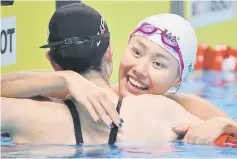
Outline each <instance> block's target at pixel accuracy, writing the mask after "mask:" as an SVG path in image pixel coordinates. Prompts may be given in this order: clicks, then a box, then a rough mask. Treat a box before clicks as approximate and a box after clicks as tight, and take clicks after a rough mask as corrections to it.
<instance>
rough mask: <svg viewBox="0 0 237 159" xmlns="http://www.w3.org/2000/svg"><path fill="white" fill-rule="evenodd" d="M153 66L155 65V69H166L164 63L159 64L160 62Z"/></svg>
mask: <svg viewBox="0 0 237 159" xmlns="http://www.w3.org/2000/svg"><path fill="white" fill-rule="evenodd" d="M153 64H154V67H155V68H158V69H160V68H163V67H164V65H163V64H162V63H160V62H158V61H155V62H153Z"/></svg>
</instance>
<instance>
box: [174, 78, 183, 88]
mask: <svg viewBox="0 0 237 159" xmlns="http://www.w3.org/2000/svg"><path fill="white" fill-rule="evenodd" d="M181 82H182V80H181V79H180V78H178V79H176V80H175V81H174V84H173V86H172V87H178V86H179V85H180V84H181Z"/></svg>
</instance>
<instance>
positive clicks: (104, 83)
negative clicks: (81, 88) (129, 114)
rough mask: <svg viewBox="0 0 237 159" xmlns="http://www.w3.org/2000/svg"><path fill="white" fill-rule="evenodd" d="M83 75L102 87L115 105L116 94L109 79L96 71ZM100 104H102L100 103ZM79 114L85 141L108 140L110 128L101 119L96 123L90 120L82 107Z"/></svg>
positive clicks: (101, 141) (88, 142)
mask: <svg viewBox="0 0 237 159" xmlns="http://www.w3.org/2000/svg"><path fill="white" fill-rule="evenodd" d="M84 77H85V78H86V79H87V80H89V81H90V82H92V83H94V84H95V85H97V86H99V87H100V88H102V91H103V93H105V95H106V97H107V98H106V99H107V100H108V101H109V102H110V101H111V102H112V103H113V105H114V106H115V107H116V106H117V102H118V96H117V95H116V93H115V92H113V90H112V88H111V86H110V84H109V80H107V79H105V78H103V76H102V75H101V74H100V73H98V72H90V73H89V74H86V75H84ZM101 106H103V105H102V104H101ZM79 116H80V119H81V126H82V133H83V139H84V142H85V143H87V144H91V143H93V144H94V143H97V144H102V143H107V142H108V137H109V133H110V129H109V128H108V126H106V125H105V124H104V123H103V121H102V122H99V123H96V122H95V121H93V120H92V118H91V116H90V115H89V113H88V112H87V110H86V109H83V108H82V109H81V110H80V111H79Z"/></svg>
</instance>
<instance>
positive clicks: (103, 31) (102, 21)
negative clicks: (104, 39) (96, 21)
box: [96, 18, 105, 47]
mask: <svg viewBox="0 0 237 159" xmlns="http://www.w3.org/2000/svg"><path fill="white" fill-rule="evenodd" d="M104 33H105V20H104V19H103V18H101V19H100V32H98V33H97V34H98V35H101V34H104ZM100 43H101V40H100V41H98V42H97V43H96V45H97V47H98V46H99V45H100Z"/></svg>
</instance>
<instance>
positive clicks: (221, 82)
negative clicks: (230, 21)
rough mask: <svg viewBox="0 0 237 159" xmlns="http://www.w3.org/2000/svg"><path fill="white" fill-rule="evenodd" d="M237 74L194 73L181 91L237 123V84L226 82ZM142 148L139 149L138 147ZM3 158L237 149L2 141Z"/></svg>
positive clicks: (202, 153)
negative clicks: (212, 105) (16, 143)
mask: <svg viewBox="0 0 237 159" xmlns="http://www.w3.org/2000/svg"><path fill="white" fill-rule="evenodd" d="M234 76H235V77H237V74H229V73H222V72H214V71H212V72H211V71H208V72H207V71H206V72H195V73H193V74H192V75H191V76H190V77H189V78H188V79H187V80H186V81H185V82H184V83H183V84H182V86H181V87H180V91H182V92H188V93H195V94H197V95H200V96H202V97H203V98H205V99H207V100H209V101H210V102H212V103H214V104H216V105H217V106H218V107H220V108H221V109H222V110H224V111H225V112H226V113H227V114H229V115H230V116H231V117H233V118H234V120H236V121H237V80H236V78H235V80H234V82H226V79H230V78H232V77H234ZM138 145H139V146H138ZM1 152H2V153H1V157H3V158H6V157H14V158H15V157H20V158H28V157H30V158H33V157H37V158H41V157H60V158H62V157H67V158H68V157H70V158H71V157H83V158H108V157H109V158H121V157H122V158H147V157H156V158H157V157H167V158H169V157H171V158H174V157H177V158H195V157H198V158H202V157H205V158H219V157H220V158H227V157H228V158H236V157H237V149H234V148H219V147H214V146H206V145H205V146H204V145H191V144H184V143H181V142H162V143H152V144H146V145H144V144H143V145H141V144H131V143H130V144H129V143H126V144H123V145H116V146H108V145H106V144H105V145H84V146H73V145H28V144H20V145H14V144H12V143H11V142H10V139H9V138H6V137H3V138H1Z"/></svg>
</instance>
